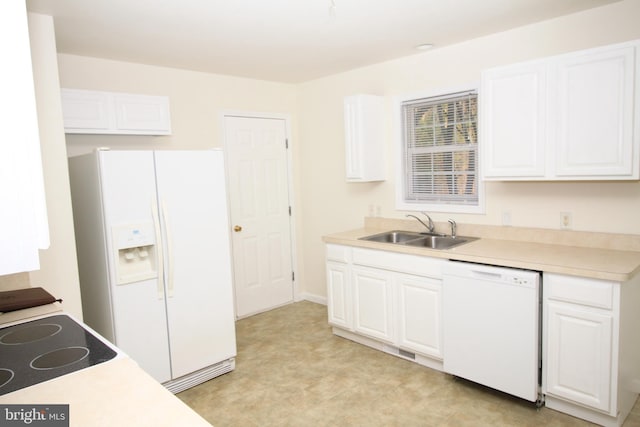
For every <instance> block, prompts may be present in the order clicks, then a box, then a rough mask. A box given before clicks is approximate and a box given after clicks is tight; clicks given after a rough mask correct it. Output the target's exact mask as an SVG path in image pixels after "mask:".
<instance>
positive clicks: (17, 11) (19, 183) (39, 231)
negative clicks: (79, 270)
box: [0, 1, 49, 276]
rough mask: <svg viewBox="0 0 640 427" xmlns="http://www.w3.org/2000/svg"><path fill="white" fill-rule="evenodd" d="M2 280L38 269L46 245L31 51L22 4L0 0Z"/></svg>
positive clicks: (23, 3) (0, 258)
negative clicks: (41, 252) (39, 251)
mask: <svg viewBox="0 0 640 427" xmlns="http://www.w3.org/2000/svg"><path fill="white" fill-rule="evenodd" d="M0 51H2V56H3V65H2V78H1V79H0V93H1V94H2V96H0V117H2V139H1V140H0V206H1V208H0V236H2V237H0V276H1V275H5V274H11V273H17V272H23V271H33V270H37V269H38V268H40V264H39V254H38V249H44V248H47V247H48V246H49V228H48V224H47V208H46V201H45V194H44V180H43V172H42V161H41V153H40V135H39V132H38V115H37V110H36V99H35V88H34V81H33V69H32V65H31V46H30V43H29V30H28V24H27V10H26V7H25V2H24V1H0Z"/></svg>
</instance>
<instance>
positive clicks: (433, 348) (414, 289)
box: [396, 274, 442, 359]
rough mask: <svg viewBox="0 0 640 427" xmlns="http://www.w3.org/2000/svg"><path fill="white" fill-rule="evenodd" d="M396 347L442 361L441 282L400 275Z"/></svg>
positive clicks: (398, 282) (398, 280) (398, 279)
mask: <svg viewBox="0 0 640 427" xmlns="http://www.w3.org/2000/svg"><path fill="white" fill-rule="evenodd" d="M396 287H397V295H398V307H399V310H398V325H399V329H398V346H399V347H401V348H407V349H411V350H414V351H416V352H418V353H422V354H425V355H428V356H433V357H436V358H439V359H442V321H441V318H442V280H439V279H432V278H428V277H419V276H410V275H407V274H400V275H398V276H397V279H396Z"/></svg>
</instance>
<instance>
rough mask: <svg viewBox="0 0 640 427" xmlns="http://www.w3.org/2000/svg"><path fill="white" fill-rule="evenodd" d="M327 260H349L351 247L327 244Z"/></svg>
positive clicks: (346, 261) (347, 261)
mask: <svg viewBox="0 0 640 427" xmlns="http://www.w3.org/2000/svg"><path fill="white" fill-rule="evenodd" d="M327 260H328V261H338V262H345V263H349V262H351V248H350V247H349V246H341V245H332V244H327Z"/></svg>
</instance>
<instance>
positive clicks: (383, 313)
mask: <svg viewBox="0 0 640 427" xmlns="http://www.w3.org/2000/svg"><path fill="white" fill-rule="evenodd" d="M352 277H353V302H354V308H355V310H354V317H355V318H354V325H353V326H354V329H355V331H356V332H360V333H362V334H363V335H368V336H370V337H372V338H377V339H379V340H381V341H386V342H389V343H393V342H394V334H393V273H391V272H388V271H386V270H377V269H374V268H366V267H354V268H353V270H352Z"/></svg>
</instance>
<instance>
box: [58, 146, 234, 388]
mask: <svg viewBox="0 0 640 427" xmlns="http://www.w3.org/2000/svg"><path fill="white" fill-rule="evenodd" d="M223 159H224V157H223V153H222V151H220V150H206V151H122V150H118V151H111V150H97V151H94V152H92V153H90V154H86V155H82V156H78V157H72V158H70V159H69V175H70V181H71V195H72V202H73V216H74V225H75V232H76V244H77V251H78V267H79V272H80V286H81V292H82V309H83V315H84V321H85V322H86V323H87V324H88V325H89V326H91V327H92V328H94V329H95V330H96V331H97V332H99V333H101V334H102V335H103V336H105V337H106V338H107V339H109V340H110V341H111V342H113V343H114V344H115V345H117V346H118V347H119V348H121V349H122V350H124V352H125V353H127V354H128V355H129V356H130V357H131V358H132V359H134V360H135V361H137V362H138V364H139V365H140V366H141V367H142V368H143V369H144V370H145V371H147V372H148V373H149V374H150V375H151V376H153V377H154V378H155V379H156V380H158V381H159V382H161V383H163V384H164V385H165V386H166V387H167V388H168V389H169V390H170V391H172V392H174V393H177V392H179V391H182V390H185V389H187V388H189V387H192V386H194V385H197V384H199V383H202V382H204V381H207V380H209V379H211V378H214V377H216V376H218V375H222V374H224V373H226V372H229V371H231V370H233V369H234V368H235V356H236V339H235V323H234V312H233V293H232V273H231V255H230V253H231V252H230V237H229V217H228V209H227V197H226V188H225V174H224V160H223Z"/></svg>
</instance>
